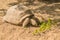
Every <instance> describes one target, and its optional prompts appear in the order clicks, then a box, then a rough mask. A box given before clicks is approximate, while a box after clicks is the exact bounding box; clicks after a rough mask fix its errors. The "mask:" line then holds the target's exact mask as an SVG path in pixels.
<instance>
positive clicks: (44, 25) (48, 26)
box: [33, 19, 52, 34]
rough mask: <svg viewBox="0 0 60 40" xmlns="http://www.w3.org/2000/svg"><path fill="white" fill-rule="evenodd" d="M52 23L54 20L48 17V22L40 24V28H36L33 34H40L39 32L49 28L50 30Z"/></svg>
mask: <svg viewBox="0 0 60 40" xmlns="http://www.w3.org/2000/svg"><path fill="white" fill-rule="evenodd" d="M51 25H52V21H51V19H48V21H47V22H43V23H42V24H41V25H40V27H39V29H36V30H35V31H34V32H33V34H38V33H41V32H45V31H47V30H49V29H50V28H51Z"/></svg>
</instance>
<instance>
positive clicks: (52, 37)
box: [0, 0, 60, 40]
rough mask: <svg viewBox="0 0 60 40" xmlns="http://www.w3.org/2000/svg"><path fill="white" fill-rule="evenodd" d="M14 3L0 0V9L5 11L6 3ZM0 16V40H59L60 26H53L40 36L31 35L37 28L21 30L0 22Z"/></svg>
mask: <svg viewBox="0 0 60 40" xmlns="http://www.w3.org/2000/svg"><path fill="white" fill-rule="evenodd" d="M10 2H16V0H0V9H2V8H4V9H7V8H9V7H8V5H7V4H8V3H10ZM1 15H3V14H0V40H60V26H59V25H57V26H54V27H52V29H51V30H49V31H47V32H45V33H42V34H41V35H40V34H39V35H33V34H32V32H33V31H34V30H35V29H37V28H38V27H28V28H23V27H21V26H17V25H12V24H9V23H4V22H2V16H1Z"/></svg>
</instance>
